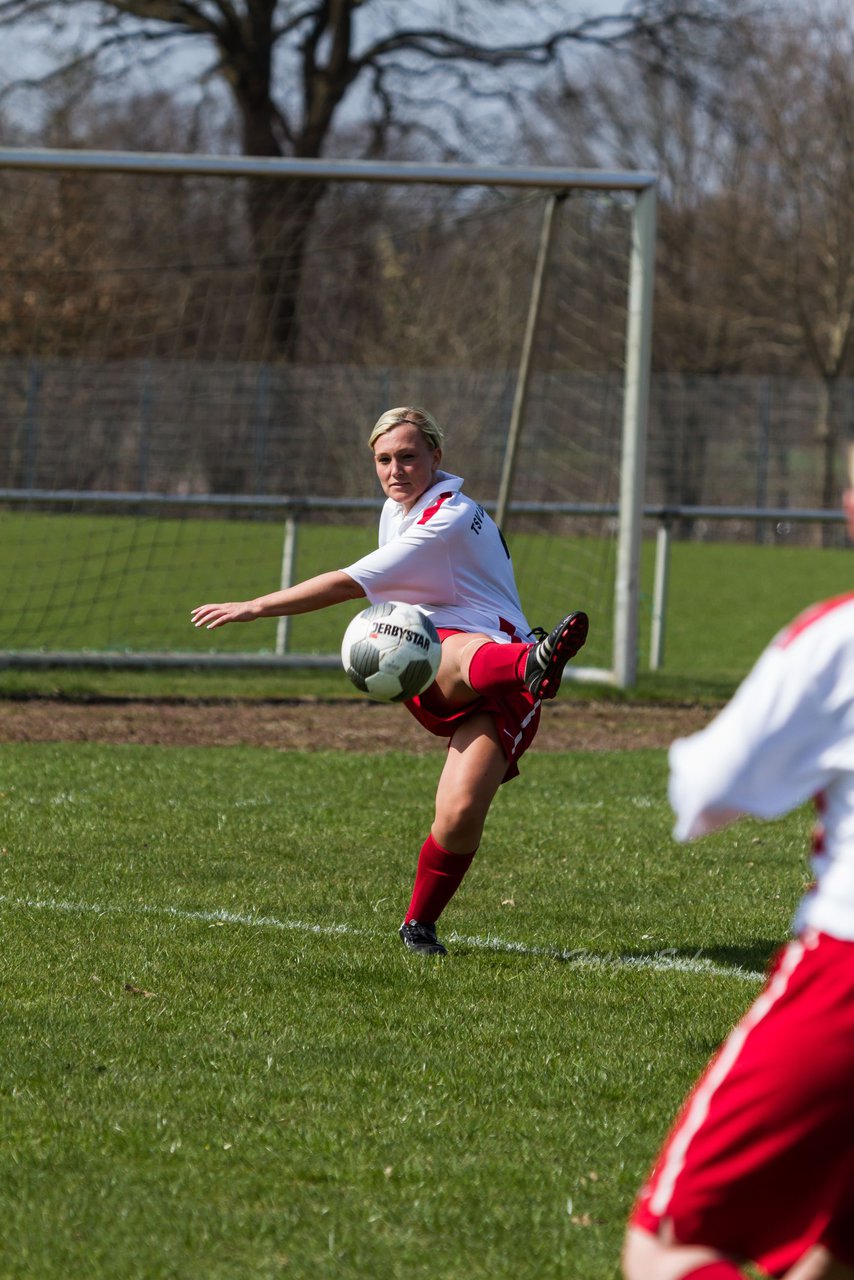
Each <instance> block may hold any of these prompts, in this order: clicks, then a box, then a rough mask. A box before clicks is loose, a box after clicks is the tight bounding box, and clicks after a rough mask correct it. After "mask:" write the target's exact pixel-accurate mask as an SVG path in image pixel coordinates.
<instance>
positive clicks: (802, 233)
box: [740, 2, 854, 508]
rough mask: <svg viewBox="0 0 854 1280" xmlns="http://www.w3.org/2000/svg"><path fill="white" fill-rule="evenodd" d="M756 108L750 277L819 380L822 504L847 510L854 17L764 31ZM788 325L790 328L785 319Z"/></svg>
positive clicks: (853, 275) (809, 17)
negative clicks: (843, 478)
mask: <svg viewBox="0 0 854 1280" xmlns="http://www.w3.org/2000/svg"><path fill="white" fill-rule="evenodd" d="M746 109H748V110H750V111H751V113H752V116H753V119H754V122H755V139H754V150H753V157H752V158H753V164H752V167H751V173H750V180H749V183H748V185H747V190H746V192H745V197H746V198H743V199H742V200H741V201H740V203H741V205H742V209H743V217H744V222H745V226H746V227H747V228H748V229H749V236H750V242H751V246H752V247H751V251H750V255H749V257H748V258H747V259H746V261H745V270H744V278H745V280H746V281H747V283H748V284H749V286H750V288H751V292H752V294H753V296H754V299H755V301H756V304H757V306H758V309H759V310H760V314H762V316H763V318H764V319H765V321H766V324H767V325H768V326H769V327H770V325H771V324H772V323H773V322H774V319H775V317H776V326H775V327H776V332H777V341H778V343H779V344H780V346H781V348H782V351H783V352H784V353H788V354H789V355H790V356H793V357H794V359H797V358H798V354H799V352H803V353H805V356H806V359H807V361H808V363H809V366H810V367H811V368H812V370H813V371H814V372H815V373H816V374H817V375H818V378H819V380H820V388H821V392H820V396H819V404H818V410H817V415H816V426H815V434H816V440H817V442H818V443H819V445H820V447H821V452H822V475H821V483H820V502H821V505H822V506H823V507H828V508H830V507H834V506H836V504H837V501H838V493H839V484H840V480H839V476H838V475H837V474H836V473H837V467H838V462H839V455H840V448H839V444H840V438H841V434H842V431H841V423H840V420H839V419H840V411H839V410H840V406H839V404H838V396H836V394H835V388H836V386H837V384H838V382H839V379H840V378H841V377H842V376H843V374H845V373H846V372H850V371H851V368H852V362H854V341H852V339H854V14H853V13H852V10H851V8H850V5H849V4H847V3H844V2H840V3H836V4H833V5H831V6H828V5H827V4H825V5H823V6H821V7H820V8H819V7H816V8H814V9H811V10H808V11H804V12H801V13H799V14H798V16H797V17H793V18H789V19H787V20H786V21H785V22H781V23H779V24H776V25H775V26H774V27H773V28H772V29H771V30H770V31H768V32H766V34H765V38H764V40H763V45H762V49H761V56H760V55H757V57H756V60H755V72H754V75H753V77H752V80H751V82H750V85H749V97H748V98H747V101H746ZM781 315H782V316H783V323H782V324H781V323H780V320H779V317H780V316H781Z"/></svg>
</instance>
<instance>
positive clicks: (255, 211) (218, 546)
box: [0, 151, 653, 684]
mask: <svg viewBox="0 0 854 1280" xmlns="http://www.w3.org/2000/svg"><path fill="white" fill-rule="evenodd" d="M652 198H653V187H652V183H651V179H650V177H649V175H632V174H623V175H620V174H617V175H613V174H612V175H598V174H592V173H586V172H582V173H570V172H567V173H564V172H562V171H556V170H529V171H526V172H522V171H516V170H502V169H496V170H493V171H487V170H481V169H471V170H466V169H462V168H457V167H451V166H433V167H426V166H424V167H421V166H417V165H408V166H401V165H397V166H394V165H357V164H345V163H343V162H342V163H339V164H336V163H334V162H329V163H322V162H296V161H282V162H277V161H266V162H265V161H258V162H252V161H246V160H242V161H241V160H240V159H238V158H234V159H232V160H228V159H226V158H213V157H210V158H207V159H206V158H203V157H202V158H194V157H187V156H182V157H177V156H174V157H167V156H159V157H158V156H147V157H146V156H121V155H109V154H98V153H85V152H71V153H59V152H52V153H46V152H12V151H3V152H0V225H2V231H3V234H2V237H0V272H2V278H3V287H2V290H0V330H2V334H3V343H2V351H3V353H4V354H3V355H2V356H0V524H2V530H3V537H2V540H0V584H2V589H3V594H4V598H5V599H6V600H7V601H11V602H13V607H11V608H7V609H6V610H4V612H3V616H2V618H0V662H5V663H6V664H9V663H12V662H14V663H19V664H25V663H32V664H34V663H38V662H43V663H45V662H62V661H65V662H78V663H80V662H84V661H85V662H99V663H100V662H115V663H142V662H145V663H153V662H158V661H159V662H163V663H177V662H192V663H204V662H221V663H226V662H228V663H238V662H245V663H247V664H251V663H254V664H271V665H273V664H278V663H281V664H285V663H287V664H290V665H299V664H304V665H327V664H329V665H331V664H333V663H336V662H337V660H338V659H337V653H338V646H339V643H340V636H341V634H342V632H343V630H344V628H345V626H346V623H347V621H348V620H349V617H350V616H351V615H352V612H354V609H351V608H350V607H349V606H346V607H345V606H342V607H341V608H340V609H338V610H331V611H325V612H324V613H322V614H315V615H306V616H302V617H299V618H295V619H289V620H288V622H287V624H286V625H282V624H281V623H280V624H279V625H277V624H276V623H275V622H270V623H269V624H268V623H258V624H255V626H253V627H252V628H239V627H233V628H225V629H224V630H222V631H216V632H214V633H207V632H197V631H195V630H194V629H193V628H192V627H191V626H190V623H189V613H190V609H191V607H192V606H193V605H195V604H197V603H200V602H203V601H205V600H209V599H235V598H237V599H243V598H248V597H252V596H255V595H257V594H261V593H264V592H267V591H270V590H273V589H275V588H276V587H277V586H278V585H280V583H281V582H282V581H288V580H296V579H301V578H305V577H308V576H310V575H311V574H313V573H316V572H320V571H322V570H323V569H329V568H336V567H339V566H341V565H346V564H347V563H350V562H351V561H352V560H353V559H355V558H356V557H357V556H358V555H360V554H363V553H364V552H365V551H367V550H369V549H370V548H371V547H372V546H373V545H375V536H376V519H377V511H378V508H379V505H380V496H381V495H380V493H379V490H378V487H377V483H376V478H375V476H374V473H373V468H372V466H371V461H370V454H369V452H368V449H367V446H366V440H367V436H368V432H369V430H370V427H371V426H372V424H373V422H374V421H375V420H376V418H377V417H378V416H379V414H380V413H381V412H382V411H383V410H385V409H387V408H389V407H392V406H394V405H398V404H421V405H424V406H425V407H427V408H429V409H430V410H431V412H433V414H434V415H435V416H436V417H437V418H438V420H439V422H440V423H441V424H442V425H443V427H444V428H445V431H446V436H447V439H446V453H445V465H446V466H447V467H448V469H449V470H452V471H455V472H457V473H458V474H461V475H463V476H464V477H465V479H466V489H467V491H468V492H469V493H470V494H471V495H472V496H474V497H476V498H477V499H478V500H479V501H481V502H482V503H483V504H484V506H486V507H487V509H489V510H493V511H495V510H496V508H497V507H500V515H501V518H502V522H503V525H504V527H505V533H506V536H507V540H508V542H509V545H510V548H511V551H512V554H513V558H514V562H515V566H516V575H517V579H518V582H519V585H520V590H521V593H522V598H523V604H524V606H525V609H526V612H527V613H528V616H529V617H530V620H531V622H532V623H533V624H535V625H543V626H546V627H550V626H551V625H553V622H554V621H555V620H556V618H557V617H558V616H560V615H561V614H562V613H564V612H565V611H566V610H568V609H571V608H583V609H585V610H586V611H587V612H588V613H589V614H590V616H591V619H592V628H591V637H590V640H589V642H588V646H587V648H586V650H585V662H586V664H587V666H586V667H581V668H576V671H577V673H578V674H579V675H581V676H582V677H584V676H585V675H587V676H589V677H590V678H596V679H606V680H614V681H616V682H617V683H620V684H627V683H631V682H632V680H633V677H634V671H635V664H636V632H637V595H638V582H637V578H638V570H637V563H638V543H639V535H640V518H641V512H640V506H639V503H640V495H641V493H642V489H641V479H642V473H643V439H644V437H643V428H644V411H645V403H646V377H647V373H646V364H647V362H648V327H649V292H650V280H651V254H652V247H651V245H652V216H651V208H652V206H651V204H650V201H651V199H652ZM348 610H349V612H348Z"/></svg>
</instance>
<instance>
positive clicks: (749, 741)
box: [670, 594, 854, 941]
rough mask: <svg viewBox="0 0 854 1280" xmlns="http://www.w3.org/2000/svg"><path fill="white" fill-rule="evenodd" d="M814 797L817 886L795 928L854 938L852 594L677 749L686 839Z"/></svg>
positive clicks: (782, 641) (788, 641)
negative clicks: (816, 815) (815, 810)
mask: <svg viewBox="0 0 854 1280" xmlns="http://www.w3.org/2000/svg"><path fill="white" fill-rule="evenodd" d="M810 798H813V799H814V800H815V803H816V807H817V810H818V825H817V827H816V838H815V842H814V849H813V858H812V863H813V871H814V874H815V885H814V887H813V888H811V889H810V890H809V892H808V893H807V894H806V896H805V897H804V898H803V899H802V900H801V903H800V905H799V907H798V912H797V915H796V917H795V928H796V930H797V931H800V930H801V929H803V928H805V927H806V926H808V925H812V926H813V927H814V928H816V929H819V930H821V931H822V932H824V933H829V934H832V935H833V936H834V937H836V938H843V939H846V940H848V941H854V594H849V595H845V596H841V597H838V598H837V599H834V600H827V601H824V602H823V603H821V604H817V605H814V606H813V607H812V608H811V609H808V610H807V611H806V612H805V613H803V614H801V616H800V617H799V618H796V619H795V621H794V622H793V623H791V625H790V626H789V627H787V628H786V629H785V630H784V631H782V632H781V633H780V634H779V635H778V636H777V637H776V639H775V640H774V641H773V642H772V643H771V645H769V647H768V648H767V649H766V650H765V652H764V653H763V654H762V656H761V657H760V659H759V661H758V662H757V664H756V666H755V667H754V668H753V670H752V671H751V673H750V675H749V676H748V677H747V679H746V680H745V681H744V683H743V684H742V685H741V686H740V688H739V689H738V691H737V692H736V694H735V696H734V698H733V699H732V701H731V702H730V703H729V704H728V706H726V707H725V708H724V710H723V711H722V712H721V713H720V714H719V715H718V716H717V717H716V718H715V719H714V720H713V721H712V723H711V724H710V725H708V726H707V728H705V729H703V730H701V732H699V733H695V734H693V735H692V736H691V737H690V738H682V739H678V740H677V741H676V742H674V743H673V745H672V747H671V748H670V800H671V804H672V805H673V809H674V811H675V813H676V819H677V820H676V828H675V832H674V834H675V835H676V838H677V839H679V840H688V839H691V838H693V837H694V836H701V835H703V834H705V833H706V832H708V831H714V830H716V829H717V828H719V827H722V826H725V825H726V824H727V823H729V822H732V821H733V820H734V819H735V818H737V817H738V816H739V815H740V814H753V815H755V816H757V817H760V818H776V817H780V816H781V815H782V814H784V813H788V812H789V811H790V810H792V809H795V808H796V807H797V806H798V805H800V804H802V803H803V802H804V801H805V800H808V799H810Z"/></svg>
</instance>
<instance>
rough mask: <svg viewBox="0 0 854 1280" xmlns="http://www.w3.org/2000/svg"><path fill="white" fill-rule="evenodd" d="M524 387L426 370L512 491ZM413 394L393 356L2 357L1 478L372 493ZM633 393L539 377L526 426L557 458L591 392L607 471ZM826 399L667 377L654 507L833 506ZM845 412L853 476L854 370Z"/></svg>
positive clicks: (719, 533)
mask: <svg viewBox="0 0 854 1280" xmlns="http://www.w3.org/2000/svg"><path fill="white" fill-rule="evenodd" d="M514 384H515V377H514V375H513V374H502V375H500V376H495V377H490V376H489V375H488V374H484V375H482V377H481V378H480V379H479V380H478V381H477V382H476V383H473V381H472V377H471V372H470V371H467V372H466V374H465V375H464V376H462V375H461V376H460V379H459V383H458V385H455V377H454V374H453V371H448V370H442V371H436V372H432V373H431V372H430V371H423V372H421V373H420V374H419V385H420V387H421V390H422V398H423V399H424V400H425V402H431V403H432V402H434V401H438V402H441V403H449V402H450V403H453V404H455V405H456V406H457V422H456V423H449V424H448V425H449V428H450V430H449V435H450V442H451V445H452V448H453V453H454V459H455V465H458V467H459V469H460V470H461V471H462V472H463V473H464V474H465V475H466V478H467V481H468V483H469V486H470V488H471V489H472V490H473V491H476V492H478V493H479V494H483V495H485V496H492V495H497V493H498V487H499V481H500V470H501V460H502V453H503V442H504V440H505V438H506V434H507V429H508V426H509V421H510V415H511V410H512V400H513V391H514ZM398 389H399V388H398V378H397V375H396V373H395V370H394V369H355V368H351V367H347V368H345V367H322V368H300V367H289V366H269V365H245V364H222V365H212V366H209V367H208V366H204V365H199V364H198V363H190V362H188V363H186V364H183V363H181V362H177V361H161V362H158V361H152V360H145V361H113V362H95V361H85V360H79V359H75V360H68V361H63V360H34V359H33V360H29V361H22V360H21V361H19V360H13V359H8V358H7V359H5V360H0V487H2V488H4V489H68V490H70V489H80V490H97V489H100V490H106V491H114V492H141V493H145V492H154V493H175V494H190V493H233V494H255V495H260V494H271V493H282V492H286V493H288V494H292V495H294V496H296V497H311V496H317V495H318V494H322V495H323V496H324V497H329V498H362V497H368V496H370V495H371V494H372V493H373V488H372V487H371V480H370V476H369V475H368V474H367V473H365V474H364V475H356V474H354V469H353V467H352V465H351V462H352V454H349V456H348V450H349V448H350V445H351V444H352V445H353V446H354V447H356V446H361V443H362V441H363V438H364V435H365V423H369V422H371V421H373V419H374V417H375V416H376V414H378V413H379V412H381V411H382V410H383V409H384V408H386V407H387V406H388V405H389V404H390V403H396V400H395V395H396V394H397V393H398ZM621 390H622V388H621V385H620V380H619V379H618V378H617V377H615V376H613V375H608V374H603V375H596V374H590V375H578V374H549V375H547V376H538V375H536V374H534V375H533V376H532V379H531V384H530V389H529V392H528V408H527V416H526V422H525V424H524V434H525V443H526V447H527V449H528V451H529V452H530V454H531V456H542V452H543V450H542V448H541V446H545V448H546V452H547V451H548V448H549V447H552V448H555V449H561V448H562V447H563V446H562V442H561V441H560V440H557V441H552V440H550V439H549V436H550V414H549V407H550V406H551V405H553V404H554V403H555V402H556V401H557V400H561V401H562V402H564V403H568V404H569V405H572V403H573V402H578V403H579V404H581V403H583V404H584V412H585V415H588V416H589V414H590V411H591V410H590V406H591V402H592V403H593V405H594V406H596V408H595V413H596V416H597V418H598V421H599V423H600V431H599V433H598V436H597V438H595V439H594V440H590V439H587V440H586V441H585V446H584V448H585V454H586V455H587V458H586V462H587V464H588V465H586V466H585V468H584V474H587V475H589V476H591V477H594V478H595V477H596V476H597V475H598V474H599V468H598V467H597V465H596V459H595V457H594V458H590V456H589V455H590V454H591V452H592V453H597V452H598V453H599V454H600V457H601V458H607V457H611V456H613V454H614V451H615V450H616V449H618V448H619V432H620V412H619V410H620V395H621ZM404 398H405V397H404ZM323 400H325V401H326V402H328V403H330V404H333V405H334V404H339V403H344V404H346V405H347V406H348V407H349V411H348V412H345V413H342V414H340V415H339V414H338V413H336V415H335V422H334V427H331V429H332V430H334V432H335V433H336V435H337V436H338V442H339V443H340V444H341V446H343V447H341V448H340V449H336V448H335V447H334V443H335V442H334V441H333V440H332V439H330V440H318V426H317V417H316V415H315V414H311V415H308V414H306V413H304V412H303V410H302V406H305V405H307V404H312V405H316V404H317V403H318V402H319V401H323ZM484 400H488V401H489V402H490V403H491V404H492V405H493V406H494V417H495V422H494V429H493V430H492V431H491V432H490V434H489V435H488V436H486V435H485V434H484V433H483V431H482V430H478V431H477V432H470V431H468V430H467V429H466V423H467V422H468V421H471V420H473V419H477V417H478V415H477V414H476V413H475V404H476V403H477V404H479V405H482V403H483V401H484ZM819 401H820V386H819V384H818V383H817V382H816V381H814V380H808V379H783V378H758V377H728V378H698V377H687V376H684V377H683V376H676V375H657V376H655V375H654V376H653V377H652V380H651V386H650V403H649V422H648V439H647V465H646V482H645V491H644V497H645V500H646V502H647V503H652V504H667V505H670V506H675V505H682V506H707V507H710V506H727V507H733V508H734V507H747V508H762V507H774V508H790V507H791V508H804V509H812V508H816V507H818V506H819V505H820V493H821V483H822V466H823V459H822V446H821V444H820V442H819V440H818V439H817V438H816V422H817V417H818V412H819ZM832 409H833V415H834V420H835V422H836V423H837V431H838V436H839V440H840V446H839V451H838V452H839V457H838V482H839V483H838V488H840V489H841V487H842V484H843V482H844V474H845V472H844V451H843V448H842V441H844V440H845V439H847V438H850V437H851V436H854V380H851V379H847V380H842V381H840V382H839V383H838V384H837V386H836V388H835V391H834V397H833V405H832ZM348 433H349V434H350V435H352V441H351V440H349V439H348ZM566 443H569V444H571V443H572V442H571V441H569V442H564V445H565V444H566ZM319 450H320V451H321V452H322V453H323V466H322V469H321V470H320V471H319V470H318V452H319ZM523 457H524V454H523ZM580 470H581V469H579V471H580ZM579 483H580V484H581V485H582V487H581V488H580V489H578V490H576V491H575V492H574V493H573V494H572V496H573V498H577V499H578V500H581V501H583V500H586V499H589V500H591V501H594V500H596V498H598V497H601V495H600V494H598V493H596V492H595V491H594V490H593V488H592V487H591V492H590V493H585V492H584V491H583V476H582V475H581V474H579ZM543 496H544V495H543V477H542V474H539V475H536V476H535V475H534V474H533V472H532V470H531V469H530V468H529V469H528V470H527V471H526V469H525V468H524V466H523V467H521V468H519V469H518V470H517V474H516V477H515V484H514V498H515V499H516V500H518V501H521V502H528V501H532V500H534V499H535V498H536V499H541V498H542V497H543ZM550 496H552V497H554V498H555V499H556V500H557V499H559V497H560V496H561V494H560V493H558V492H556V493H555V494H553V495H550ZM700 518H701V517H696V516H695V517H692V518H691V519H692V521H693V522H694V523H693V524H692V526H691V530H690V531H691V532H693V533H694V535H695V536H703V537H727V538H746V539H757V540H768V539H772V538H773V537H774V527H773V525H774V522H773V521H771V519H770V517H769V519H768V520H767V521H763V520H759V519H756V520H751V521H750V522H747V523H746V522H745V521H741V522H739V521H738V520H737V519H736V518H735V517H733V518H731V519H730V520H729V521H728V522H726V523H725V524H723V523H720V522H717V521H715V522H714V523H713V524H709V522H708V521H707V522H706V525H705V526H698V525H697V524H696V520H697V519H700ZM684 519H686V520H687V519H688V517H684ZM683 532H684V530H683ZM794 536H795V537H798V536H799V534H798V532H797V531H795V532H794Z"/></svg>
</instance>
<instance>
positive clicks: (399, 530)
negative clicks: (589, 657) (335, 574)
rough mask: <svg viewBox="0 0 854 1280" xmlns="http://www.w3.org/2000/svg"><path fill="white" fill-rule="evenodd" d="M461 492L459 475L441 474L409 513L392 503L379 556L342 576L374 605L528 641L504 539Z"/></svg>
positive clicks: (528, 631) (355, 565) (363, 560)
mask: <svg viewBox="0 0 854 1280" xmlns="http://www.w3.org/2000/svg"><path fill="white" fill-rule="evenodd" d="M462 485H463V481H462V479H461V478H460V477H459V476H454V475H449V474H448V473H447V472H445V471H438V472H437V473H436V478H435V483H434V484H433V485H432V486H431V487H430V488H429V489H428V490H427V491H426V493H423V494H422V495H421V497H420V498H419V499H418V501H417V502H416V503H415V505H414V506H413V507H412V509H411V510H410V511H408V512H407V511H404V509H403V507H402V506H400V504H399V503H397V502H394V501H393V500H392V499H388V500H387V501H386V503H385V505H384V507H383V509H382V512H381V515H380V527H379V547H378V549H377V550H376V551H371V552H370V553H369V554H368V555H366V556H362V558H361V559H360V560H356V561H355V562H354V563H353V564H351V565H348V566H347V567H346V568H345V569H344V572H345V573H347V574H349V576H350V577H351V578H353V579H355V581H356V582H358V583H359V585H360V586H361V587H363V588H364V591H365V594H366V595H367V597H368V599H369V600H370V602H371V604H377V603H379V602H381V601H386V600H402V601H404V602H405V603H407V604H417V605H419V606H420V607H421V608H422V609H423V610H424V612H425V613H426V614H427V615H428V616H429V617H430V619H431V620H432V622H433V624H434V626H436V627H448V628H456V629H458V630H460V631H479V632H483V633H484V634H486V635H488V636H490V637H491V638H492V639H493V640H497V641H499V642H502V641H510V640H514V639H515V640H530V639H531V638H532V637H531V628H530V625H529V623H528V621H527V619H526V617H525V615H524V613H523V612H522V605H521V603H520V601H519V593H518V590H517V588H516V580H515V578H514V576H513V565H512V562H511V560H510V553H509V551H508V550H507V546H506V544H505V542H504V539H503V538H502V536H501V533H500V532H499V529H498V526H497V525H496V524H495V522H494V521H493V520H492V519H491V518H490V516H489V515H487V513H486V512H485V511H484V509H483V507H481V506H479V505H478V504H477V503H476V502H473V501H472V499H471V498H469V497H467V495H466V494H464V493H463V492H462Z"/></svg>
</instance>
